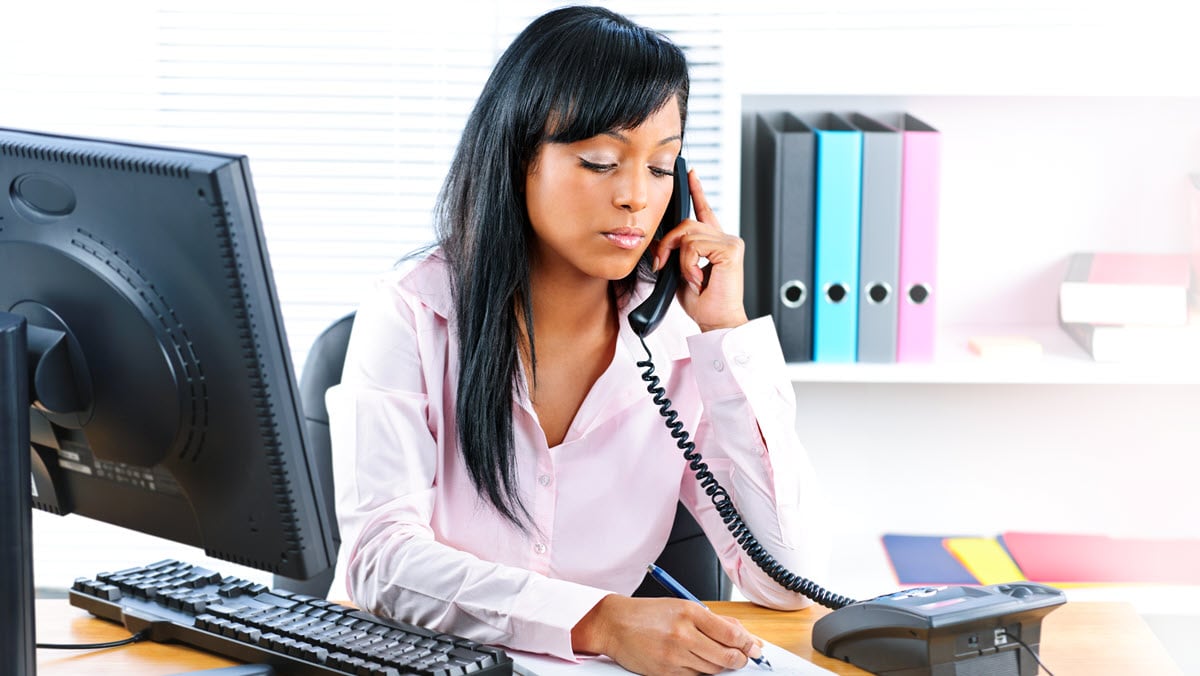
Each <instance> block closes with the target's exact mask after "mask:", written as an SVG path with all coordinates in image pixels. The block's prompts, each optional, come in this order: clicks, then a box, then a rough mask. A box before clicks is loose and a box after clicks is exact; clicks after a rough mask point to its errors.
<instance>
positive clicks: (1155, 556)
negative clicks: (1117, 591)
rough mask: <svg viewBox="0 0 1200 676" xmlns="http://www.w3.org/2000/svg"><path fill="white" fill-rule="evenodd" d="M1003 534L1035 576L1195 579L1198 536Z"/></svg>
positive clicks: (1199, 564) (1051, 579) (1199, 568)
mask: <svg viewBox="0 0 1200 676" xmlns="http://www.w3.org/2000/svg"><path fill="white" fill-rule="evenodd" d="M1002 537H1003V540H1004V546H1005V547H1007V548H1008V551H1009V553H1010V554H1011V555H1012V558H1013V560H1014V561H1016V562H1017V565H1018V566H1020V568H1021V572H1022V573H1024V574H1025V577H1027V578H1029V579H1030V580H1033V581H1034V582H1047V583H1065V582H1126V583H1130V582H1132V583H1160V584H1200V540H1195V539H1152V538H1112V537H1106V536H1103V535H1062V534H1055V533H1019V532H1013V533H1005V534H1004V535H1003V536H1002Z"/></svg>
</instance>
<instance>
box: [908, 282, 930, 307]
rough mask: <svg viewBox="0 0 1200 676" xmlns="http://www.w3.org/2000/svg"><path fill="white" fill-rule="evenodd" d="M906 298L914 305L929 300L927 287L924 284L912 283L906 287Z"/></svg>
mask: <svg viewBox="0 0 1200 676" xmlns="http://www.w3.org/2000/svg"><path fill="white" fill-rule="evenodd" d="M908 300H909V302H911V303H912V304H914V305H921V304H922V303H924V302H925V301H927V300H929V288H928V287H926V286H925V285H924V284H913V285H912V286H911V287H909V289H908Z"/></svg>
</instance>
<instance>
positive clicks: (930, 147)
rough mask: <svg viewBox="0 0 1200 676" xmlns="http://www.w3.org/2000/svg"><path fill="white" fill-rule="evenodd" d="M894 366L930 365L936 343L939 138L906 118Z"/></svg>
mask: <svg viewBox="0 0 1200 676" xmlns="http://www.w3.org/2000/svg"><path fill="white" fill-rule="evenodd" d="M901 128H902V129H903V133H904V160H903V178H902V181H901V188H900V191H901V197H900V294H899V297H898V300H899V301H900V303H899V310H898V316H897V325H896V361H932V360H933V355H934V348H935V347H936V343H937V315H936V313H935V312H934V309H935V306H936V305H937V294H938V290H937V225H938V187H939V180H940V179H939V176H940V165H941V134H940V133H939V132H938V131H937V130H936V129H934V128H933V127H931V126H929V125H927V124H925V123H924V122H921V121H920V120H918V119H917V118H915V117H913V116H911V115H904V117H903V121H902V125H901Z"/></svg>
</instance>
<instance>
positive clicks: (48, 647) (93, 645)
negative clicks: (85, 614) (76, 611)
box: [35, 629, 150, 650]
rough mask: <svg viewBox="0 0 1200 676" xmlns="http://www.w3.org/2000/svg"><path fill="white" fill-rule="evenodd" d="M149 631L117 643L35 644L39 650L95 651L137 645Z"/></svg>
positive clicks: (140, 632) (146, 630)
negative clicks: (131, 644)
mask: <svg viewBox="0 0 1200 676" xmlns="http://www.w3.org/2000/svg"><path fill="white" fill-rule="evenodd" d="M149 634H150V630H149V629H143V630H142V631H139V632H138V633H136V634H134V635H133V636H130V637H129V638H123V639H121V640H119V641H109V642H107V643H37V644H35V645H36V647H37V648H38V649H39V650H43V649H44V650H97V649H99V648H117V647H119V646H123V645H129V644H130V643H137V642H138V641H141V640H144V639H145V638H146V637H147V636H149Z"/></svg>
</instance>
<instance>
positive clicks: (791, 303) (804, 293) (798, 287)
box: [779, 279, 808, 309]
mask: <svg viewBox="0 0 1200 676" xmlns="http://www.w3.org/2000/svg"><path fill="white" fill-rule="evenodd" d="M806 300H808V288H807V287H806V286H805V285H804V282H801V281H800V280H798V279H793V280H790V281H787V282H784V283H783V286H781V287H779V302H781V303H783V306H784V307H786V308H792V309H795V308H798V307H800V306H802V305H804V302H805V301H806Z"/></svg>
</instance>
